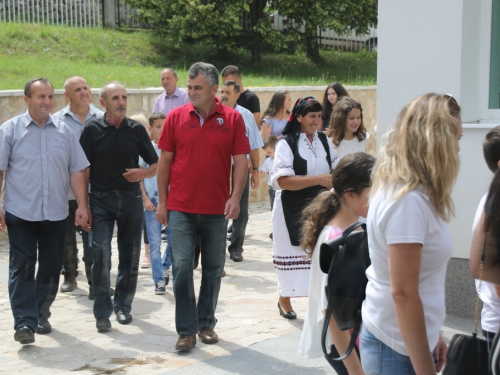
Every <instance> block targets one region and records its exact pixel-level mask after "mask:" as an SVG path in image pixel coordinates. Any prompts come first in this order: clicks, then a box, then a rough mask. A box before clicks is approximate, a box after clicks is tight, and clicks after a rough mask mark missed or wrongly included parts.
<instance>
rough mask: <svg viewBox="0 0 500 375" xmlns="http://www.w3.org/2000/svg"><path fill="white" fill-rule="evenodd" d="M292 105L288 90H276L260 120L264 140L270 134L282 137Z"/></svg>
mask: <svg viewBox="0 0 500 375" xmlns="http://www.w3.org/2000/svg"><path fill="white" fill-rule="evenodd" d="M291 107H292V98H291V96H290V93H289V92H288V91H278V92H275V93H274V95H273V97H272V98H271V101H270V102H269V106H268V107H267V109H266V111H265V112H264V114H263V115H262V121H261V122H260V135H261V137H262V140H264V139H266V138H267V137H268V136H270V135H274V136H276V137H278V138H281V136H282V135H283V129H284V128H285V125H286V123H287V121H288V116H289V114H290V108H291Z"/></svg>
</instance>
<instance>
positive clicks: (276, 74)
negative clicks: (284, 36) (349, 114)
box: [0, 23, 376, 90]
mask: <svg viewBox="0 0 500 375" xmlns="http://www.w3.org/2000/svg"><path fill="white" fill-rule="evenodd" d="M322 58H323V62H322V63H320V64H313V63H311V62H310V61H309V60H307V59H306V58H304V56H303V55H301V54H295V55H284V54H270V53H266V54H264V55H263V64H262V66H261V67H259V68H252V67H249V66H246V65H245V64H248V63H249V54H248V51H246V50H245V49H243V48H239V49H236V50H235V51H231V52H226V53H225V54H221V55H218V56H217V55H214V54H213V51H209V50H207V48H206V46H201V47H195V46H183V47H181V48H179V49H174V48H171V47H170V46H169V45H168V42H167V41H165V40H162V39H159V38H157V37H154V36H152V34H150V33H148V32H147V31H116V30H103V29H81V28H69V27H64V26H45V25H32V24H22V23H0V72H2V79H1V80H0V90H9V89H22V88H23V86H24V84H25V83H26V82H27V81H28V80H29V79H30V78H33V77H40V76H41V77H46V78H48V79H49V80H50V81H51V82H52V83H53V84H54V87H56V88H62V86H63V83H64V80H65V79H66V78H67V77H69V76H72V75H81V76H84V77H85V78H86V79H87V80H88V81H89V83H90V84H91V86H92V87H100V86H102V85H103V84H104V83H106V82H109V81H111V80H119V81H121V82H122V83H123V84H124V85H125V86H126V87H128V88H146V87H158V86H159V85H160V82H159V72H160V70H161V68H162V67H163V66H170V67H175V68H176V69H177V71H178V73H179V83H180V85H181V86H185V82H186V78H187V77H186V68H187V67H189V65H190V64H191V63H192V62H195V61H199V60H204V61H207V62H212V63H214V64H215V65H216V66H217V68H219V69H221V68H223V67H224V66H225V65H228V64H236V65H239V66H240V69H242V71H243V72H244V75H245V79H244V81H245V82H244V83H245V85H246V86H294V85H326V84H328V83H330V82H331V81H333V80H337V81H340V82H342V83H344V84H346V85H375V84H376V53H367V52H364V51H363V52H361V53H342V52H338V51H322Z"/></svg>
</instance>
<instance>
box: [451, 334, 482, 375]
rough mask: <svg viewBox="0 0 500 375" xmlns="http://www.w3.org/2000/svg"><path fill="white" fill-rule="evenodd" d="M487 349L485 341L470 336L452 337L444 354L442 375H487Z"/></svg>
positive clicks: (474, 335)
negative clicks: (444, 360)
mask: <svg viewBox="0 0 500 375" xmlns="http://www.w3.org/2000/svg"><path fill="white" fill-rule="evenodd" d="M488 367H489V366H488V347H487V344H486V340H484V339H482V338H478V337H477V335H476V333H473V334H472V335H464V334H457V335H454V336H453V338H452V339H451V341H450V345H449V346H448V352H447V353H446V366H445V367H444V370H443V373H442V374H443V375H487V374H488V373H489V369H488Z"/></svg>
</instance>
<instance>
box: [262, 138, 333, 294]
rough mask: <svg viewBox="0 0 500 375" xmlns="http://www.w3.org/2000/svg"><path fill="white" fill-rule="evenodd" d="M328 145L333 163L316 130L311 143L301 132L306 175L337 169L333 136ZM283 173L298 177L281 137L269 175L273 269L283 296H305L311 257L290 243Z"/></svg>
mask: <svg viewBox="0 0 500 375" xmlns="http://www.w3.org/2000/svg"><path fill="white" fill-rule="evenodd" d="M328 147H329V148H330V156H331V159H332V165H331V166H330V165H328V162H327V160H326V150H325V148H324V147H323V144H322V143H321V141H320V140H319V139H318V134H317V132H315V133H314V135H313V141H312V142H309V140H308V139H307V137H306V135H305V133H300V138H299V141H298V151H299V154H300V156H301V157H302V158H303V159H305V160H306V161H307V176H316V175H319V174H324V173H330V170H331V169H333V168H335V166H336V164H337V159H336V157H335V152H334V151H333V144H332V143H331V141H330V139H328ZM283 176H295V171H294V169H293V153H292V150H291V148H290V146H289V145H288V143H287V142H286V140H284V139H280V140H279V141H278V143H277V144H276V150H275V154H274V164H273V169H272V172H271V173H270V176H269V178H270V179H271V185H272V187H273V188H274V189H275V190H276V196H275V198H274V209H273V213H272V223H273V263H274V270H275V272H276V277H277V279H278V289H279V293H280V296H282V297H304V296H307V295H308V291H309V272H310V269H311V259H310V258H309V257H308V256H307V254H306V253H305V252H304V251H303V250H302V249H301V248H300V246H293V245H292V244H291V242H290V237H289V234H288V229H287V226H286V224H285V217H284V215H283V204H282V200H281V187H280V186H279V184H278V179H279V178H280V177H283Z"/></svg>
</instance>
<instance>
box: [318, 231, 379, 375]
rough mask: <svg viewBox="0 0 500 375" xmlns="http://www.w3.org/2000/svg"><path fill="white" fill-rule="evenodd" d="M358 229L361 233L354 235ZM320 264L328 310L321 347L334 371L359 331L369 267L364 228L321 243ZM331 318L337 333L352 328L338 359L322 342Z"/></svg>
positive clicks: (349, 352)
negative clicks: (326, 280) (324, 276)
mask: <svg viewBox="0 0 500 375" xmlns="http://www.w3.org/2000/svg"><path fill="white" fill-rule="evenodd" d="M359 227H362V228H363V230H362V231H354V230H355V229H357V228H359ZM319 262H320V268H321V271H323V272H324V273H328V284H327V286H326V290H325V292H326V295H327V298H328V308H327V311H326V315H325V321H324V323H323V331H322V333H321V346H322V348H323V353H324V354H325V358H326V359H327V361H328V362H329V363H330V365H331V366H332V367H336V364H335V362H334V361H342V360H343V359H345V358H347V357H348V356H349V355H350V354H351V352H352V349H353V348H354V346H355V344H356V339H357V337H358V333H359V329H360V327H361V305H362V303H363V301H364V299H365V289H366V284H367V283H368V279H367V278H366V273H365V272H366V269H367V268H368V267H369V266H370V264H371V261H370V256H369V254H368V235H367V233H366V225H365V224H363V223H360V222H357V223H354V224H353V225H351V226H350V227H349V228H347V229H346V230H345V231H344V233H343V234H342V236H340V237H337V238H335V239H333V240H331V241H327V242H325V243H323V244H322V245H321V248H320V254H319ZM332 315H333V318H334V319H335V322H336V323H337V326H338V327H339V329H340V330H342V331H345V330H348V329H351V328H353V332H352V335H351V341H350V342H349V346H348V348H347V351H346V352H345V354H344V355H342V356H339V357H336V355H337V354H336V353H337V351H336V350H335V348H334V347H333V346H332V347H331V348H330V350H331V351H330V353H327V351H326V344H325V339H326V335H327V333H328V324H329V322H330V317H331V316H332Z"/></svg>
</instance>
